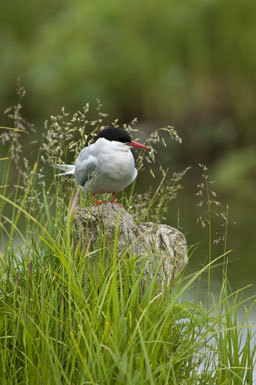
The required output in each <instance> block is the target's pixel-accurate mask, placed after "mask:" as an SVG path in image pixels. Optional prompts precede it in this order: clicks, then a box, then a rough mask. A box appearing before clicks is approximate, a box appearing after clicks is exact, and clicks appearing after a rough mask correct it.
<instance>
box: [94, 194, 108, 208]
mask: <svg viewBox="0 0 256 385" xmlns="http://www.w3.org/2000/svg"><path fill="white" fill-rule="evenodd" d="M92 196H93V199H94V204H95V206H98V205H103V203H106V202H104V201H97V199H96V197H95V194H92Z"/></svg>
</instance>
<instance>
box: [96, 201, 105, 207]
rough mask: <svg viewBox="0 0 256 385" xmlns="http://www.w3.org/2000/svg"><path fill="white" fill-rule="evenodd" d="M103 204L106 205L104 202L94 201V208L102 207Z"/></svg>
mask: <svg viewBox="0 0 256 385" xmlns="http://www.w3.org/2000/svg"><path fill="white" fill-rule="evenodd" d="M104 203H106V202H104V201H97V200H95V201H94V204H95V206H98V205H103V204H104Z"/></svg>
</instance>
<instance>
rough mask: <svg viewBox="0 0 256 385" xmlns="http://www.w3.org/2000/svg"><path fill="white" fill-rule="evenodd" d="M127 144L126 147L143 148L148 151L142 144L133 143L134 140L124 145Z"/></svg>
mask: <svg viewBox="0 0 256 385" xmlns="http://www.w3.org/2000/svg"><path fill="white" fill-rule="evenodd" d="M125 144H127V146H131V147H140V148H145V150H149V148H148V147H146V146H144V145H143V144H140V143H138V142H134V140H133V141H132V142H129V143H125Z"/></svg>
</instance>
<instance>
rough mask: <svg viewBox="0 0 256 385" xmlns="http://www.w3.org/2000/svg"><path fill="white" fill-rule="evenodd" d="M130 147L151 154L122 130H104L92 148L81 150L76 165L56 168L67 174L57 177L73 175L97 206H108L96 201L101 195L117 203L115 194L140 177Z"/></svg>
mask: <svg viewBox="0 0 256 385" xmlns="http://www.w3.org/2000/svg"><path fill="white" fill-rule="evenodd" d="M130 147H139V148H144V149H147V150H148V147H146V146H144V145H143V144H140V143H138V142H135V141H133V140H132V138H131V136H130V134H129V133H128V132H127V131H125V130H124V129H123V128H121V127H109V128H105V129H103V130H102V131H101V132H100V133H99V134H98V136H97V138H96V141H95V142H94V143H93V144H91V145H90V146H88V147H84V148H83V149H82V151H81V152H80V154H79V156H78V158H77V159H76V164H75V165H70V164H56V165H54V167H56V168H59V169H60V170H63V171H65V172H64V173H61V174H58V175H74V176H75V180H76V182H77V184H78V185H79V186H81V187H82V189H83V190H84V191H89V192H91V193H92V195H93V198H94V202H95V205H98V204H102V203H105V202H103V201H98V200H97V199H96V197H95V194H102V193H112V196H113V199H112V202H113V203H117V202H116V200H115V193H117V192H119V191H121V190H123V189H124V188H126V187H127V186H129V185H130V184H131V183H132V182H133V181H134V179H135V178H136V176H137V173H138V171H137V169H136V167H135V163H134V157H133V155H132V152H131V150H130ZM117 204H118V203H117Z"/></svg>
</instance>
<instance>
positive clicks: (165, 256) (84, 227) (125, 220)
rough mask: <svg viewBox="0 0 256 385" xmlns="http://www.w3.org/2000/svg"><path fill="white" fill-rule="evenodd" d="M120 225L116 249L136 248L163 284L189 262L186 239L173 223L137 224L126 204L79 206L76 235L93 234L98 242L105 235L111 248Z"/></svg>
mask: <svg viewBox="0 0 256 385" xmlns="http://www.w3.org/2000/svg"><path fill="white" fill-rule="evenodd" d="M117 226H118V238H117V252H118V254H123V253H124V252H127V253H129V252H133V253H134V254H135V256H136V257H138V259H140V260H143V258H141V257H145V258H146V264H145V273H146V275H147V277H151V278H152V276H153V275H154V272H155V270H156V269H158V277H159V280H161V286H162V285H166V284H167V285H168V284H169V283H170V281H171V279H173V278H175V277H176V276H177V273H178V272H179V271H180V269H181V268H182V267H183V266H184V265H185V264H186V263H187V261H188V257H187V242H186V239H185V237H184V235H183V234H182V233H181V232H180V231H178V230H177V229H175V228H174V227H171V226H168V225H162V224H155V223H152V222H144V223H141V224H139V225H136V223H135V221H134V219H133V217H132V215H131V214H129V213H128V212H127V211H126V210H125V209H124V208H123V207H120V206H119V205H116V204H112V203H105V204H102V205H99V206H92V207H78V206H77V207H76V209H75V212H74V217H73V228H74V231H75V233H76V234H77V236H78V237H79V236H81V235H82V236H83V234H84V235H85V234H86V236H87V237H90V238H91V240H92V242H95V241H96V240H97V239H98V237H99V236H101V235H102V234H104V235H105V236H106V243H105V244H106V247H109V248H110V249H111V248H112V250H113V243H114V239H115V233H116V230H117Z"/></svg>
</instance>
